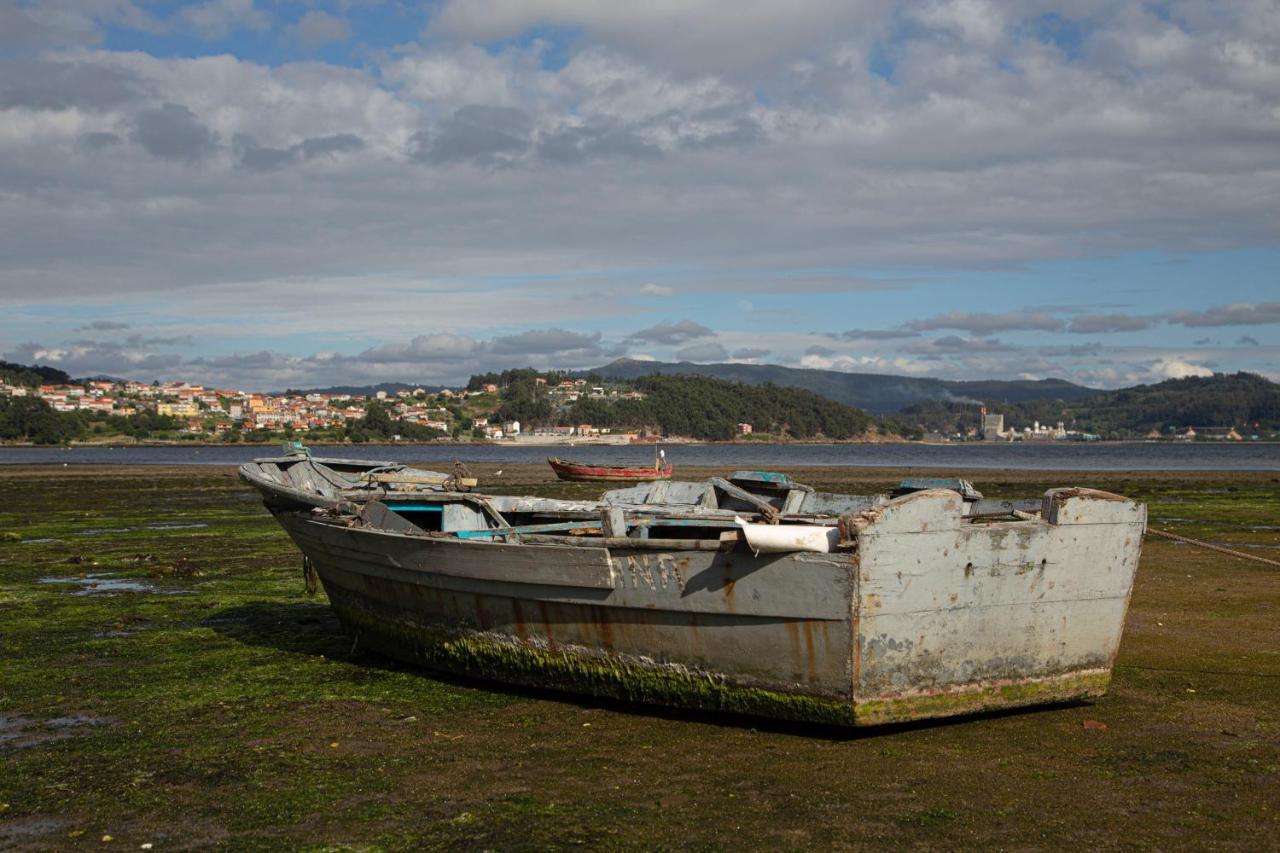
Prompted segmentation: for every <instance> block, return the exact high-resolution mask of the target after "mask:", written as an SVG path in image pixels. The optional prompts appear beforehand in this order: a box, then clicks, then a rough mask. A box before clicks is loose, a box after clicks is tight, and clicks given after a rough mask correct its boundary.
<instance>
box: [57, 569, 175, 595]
mask: <svg viewBox="0 0 1280 853" xmlns="http://www.w3.org/2000/svg"><path fill="white" fill-rule="evenodd" d="M36 582H37V583H67V584H79V585H80V589H78V590H76V591H75V592H73V593H71V594H72V595H115V594H116V593H119V592H149V593H152V594H155V595H186V594H188V593H190V592H191V590H189V589H159V588H157V587H156V585H155V584H153V583H151V582H150V581H147V580H143V579H142V578H121V577H116V576H115V575H114V574H112V573H110V572H96V573H90V574H87V575H84V576H82V577H74V578H59V577H43V578H36Z"/></svg>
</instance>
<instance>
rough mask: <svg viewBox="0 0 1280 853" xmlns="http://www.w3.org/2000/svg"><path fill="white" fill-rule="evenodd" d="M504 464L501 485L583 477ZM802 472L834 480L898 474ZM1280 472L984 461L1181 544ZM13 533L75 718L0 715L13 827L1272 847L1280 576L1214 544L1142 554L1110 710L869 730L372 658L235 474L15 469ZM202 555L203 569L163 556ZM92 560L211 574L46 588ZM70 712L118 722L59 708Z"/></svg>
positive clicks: (528, 839) (993, 492)
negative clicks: (1114, 498)
mask: <svg viewBox="0 0 1280 853" xmlns="http://www.w3.org/2000/svg"><path fill="white" fill-rule="evenodd" d="M475 467H477V468H478V467H479V466H475ZM508 469H509V470H508V471H507V472H506V473H505V474H504V475H503V477H501V478H498V480H499V488H500V489H502V490H503V491H508V492H529V491H538V492H540V493H542V494H548V495H558V496H559V495H562V496H568V495H570V494H576V495H578V496H584V495H582V494H580V493H579V492H575V491H573V488H574V487H568V486H565V485H561V484H557V483H552V482H549V481H548V479H547V477H546V474H545V472H541V471H537V470H535V469H534V468H533V467H531V466H524V467H519V468H515V467H511V466H508ZM478 473H479V474H480V476H481V477H482V480H483V481H484V482H486V483H488V482H489V481H490V479H491V478H493V473H492V470H486V469H481V470H480V471H479V472H478ZM791 473H793V474H794V475H796V476H797V477H798V478H799V479H801V480H802V481H806V482H811V483H813V484H814V485H816V486H818V487H820V488H823V489H826V490H833V491H834V490H849V491H871V490H875V489H878V488H882V487H883V486H884V485H885V484H887V483H890V482H892V481H893V480H894V479H899V478H900V477H901V474H902V472H892V471H867V470H860V471H845V470H840V469H809V470H808V471H805V472H791ZM913 473H918V472H913ZM699 474H700V472H698V473H691V474H690V475H691V476H699ZM1272 476H1273V475H1256V474H1250V475H1226V474H1210V473H1196V474H1178V475H1160V474H1155V473H1121V474H1115V475H1087V476H1082V475H1078V474H1076V475H1050V474H1042V473H1026V474H1014V473H1008V472H998V473H992V472H988V473H985V474H984V473H975V474H973V475H971V476H970V479H973V480H975V481H976V482H977V484H978V486H979V488H980V489H982V490H983V491H984V492H986V493H987V494H988V495H989V496H998V497H1013V496H1026V495H1034V494H1039V493H1041V492H1043V490H1044V489H1045V488H1047V487H1048V486H1051V485H1063V484H1079V485H1092V486H1097V487H1100V488H1104V489H1108V490H1110V491H1117V492H1121V493H1126V494H1130V495H1133V496H1136V497H1139V498H1141V499H1144V500H1147V501H1148V502H1149V503H1150V506H1151V512H1152V516H1153V518H1155V517H1158V516H1159V517H1169V518H1179V519H1189V521H1170V522H1167V526H1169V527H1171V528H1172V529H1174V530H1175V532H1180V533H1188V534H1189V535H1193V536H1196V537H1197V538H1212V539H1214V540H1215V541H1219V540H1222V541H1230V542H1235V543H1246V542H1247V543H1251V544H1254V545H1258V546H1275V545H1277V544H1280V531H1275V530H1271V529H1267V526H1268V525H1272V524H1276V521H1275V519H1276V518H1280V487H1278V486H1277V484H1276V483H1275V482H1273V480H1272ZM1232 488H1234V489H1236V490H1237V491H1235V492H1231V491H1228V489H1232ZM157 521H165V522H173V523H175V524H183V523H188V522H191V523H195V522H199V523H207V524H208V525H209V526H208V527H206V528H185V529H154V528H148V527H147V526H146V525H147V524H149V523H154V522H157ZM86 526H88V527H93V528H100V529H106V530H111V531H114V532H103V533H99V534H97V535H94V536H79V535H77V530H79V529H82V528H83V527H86ZM1156 526H1160V525H1158V524H1157V525H1156ZM125 528H130V529H125ZM1254 528H1258V529H1254ZM0 531H4V532H18V533H20V534H21V535H22V536H23V537H24V541H22V542H11V541H10V542H6V541H2V540H0V629H2V630H0V718H3V719H4V720H10V719H15V718H22V719H25V720H27V721H29V723H27V724H24V726H26V728H25V729H24V730H25V731H29V732H36V733H42V734H43V733H50V732H53V731H58V732H59V736H58V737H57V738H56V739H47V740H40V739H35V738H33V741H34V742H33V743H31V744H30V745H26V746H22V747H21V748H19V747H17V746H13V745H10V742H7V741H4V740H3V732H4V731H7V729H5V728H4V726H3V725H0V804H5V805H4V806H3V807H2V808H3V811H0V847H4V846H17V847H20V848H21V847H27V848H30V849H49V848H59V847H70V846H76V845H81V844H84V843H86V842H87V841H89V840H91V841H92V843H93V844H94V845H95V846H97V845H99V844H100V842H99V839H100V838H101V837H102V836H103V835H107V834H109V835H111V836H112V837H113V838H114V839H115V842H113V843H114V844H116V845H120V844H123V845H125V846H128V847H132V848H133V849H137V847H136V845H138V844H142V843H146V842H151V843H154V844H155V846H156V849H160V848H162V847H164V846H187V847H227V848H235V849H239V848H247V847H254V848H263V847H290V848H292V847H307V846H316V847H361V848H369V849H420V848H423V847H428V848H451V849H452V848H459V847H462V848H494V849H553V848H561V847H565V846H571V845H582V846H587V847H592V848H601V847H604V848H629V849H652V848H655V847H658V848H662V847H666V848H675V847H681V848H683V847H700V848H704V849H719V848H725V849H728V848H742V847H747V848H757V849H759V848H779V847H781V848H799V847H833V848H848V847H883V846H910V847H926V846H928V847H976V846H984V847H1005V848H1007V847H1022V848H1027V847H1058V846H1067V845H1071V846H1085V845H1087V846H1091V847H1095V846H1096V847H1104V848H1116V847H1136V848H1147V849H1151V848H1169V847H1174V846H1187V845H1188V844H1193V845H1202V846H1218V847H1226V848H1241V849H1245V848H1247V849H1258V848H1261V847H1264V846H1266V845H1268V844H1271V843H1272V839H1273V838H1274V837H1275V832H1276V831H1277V829H1280V825H1278V824H1277V820H1278V819H1280V793H1278V792H1280V745H1278V744H1280V690H1277V689H1276V685H1277V683H1280V681H1278V679H1280V655H1278V654H1276V648H1275V643H1274V631H1275V625H1276V624H1277V619H1278V618H1280V572H1277V571H1275V570H1273V569H1267V568H1265V567H1262V566H1258V565H1256V564H1250V563H1246V562H1243V561H1238V560H1233V559H1231V558H1228V557H1224V556H1222V555H1217V554H1213V553H1211V552H1207V551H1201V550H1199V549H1193V548H1190V547H1186V546H1178V545H1173V544H1170V543H1165V542H1160V541H1154V540H1149V541H1148V542H1147V544H1146V547H1145V552H1144V557H1143V561H1142V565H1141V568H1140V570H1139V574H1138V580H1137V586H1136V588H1135V591H1134V597H1133V603H1132V606H1131V608H1130V614H1129V620H1128V623H1127V627H1126V632H1125V637H1124V642H1123V644H1122V646H1121V652H1120V656H1119V659H1118V661H1117V666H1116V671H1115V675H1114V678H1113V680H1112V683H1111V686H1110V689H1109V692H1108V695H1107V696H1106V697H1105V698H1104V699H1102V700H1100V701H1099V702H1097V703H1096V704H1094V705H1086V706H1072V707H1065V708H1054V709H1050V710H1044V711H1036V712H1029V713H1017V714H1001V715H995V716H987V717H977V718H967V719H965V720H963V721H959V722H948V723H945V724H925V725H917V726H910V727H898V728H893V729H889V730H876V731H874V732H872V733H870V734H868V733H864V732H850V731H845V730H841V729H834V728H828V727H823V726H814V725H788V724H783V723H777V722H771V721H768V720H751V719H747V718H742V717H736V716H735V717H732V718H728V717H723V716H721V715H718V714H706V713H703V714H697V713H678V712H670V711H662V710H654V709H652V708H644V707H638V706H632V705H625V704H611V703H607V702H597V701H592V700H583V699H574V698H572V697H567V696H563V695H548V694H543V693H539V692H536V691H526V690H521V689H517V688H510V687H504V686H502V685H498V684H491V683H484V682H473V681H468V680H458V679H451V678H444V677H441V676H436V675H433V674H431V673H429V672H426V671H423V670H418V669H414V668H412V667H408V666H402V665H399V664H394V663H391V662H389V661H387V660H386V659H384V658H381V657H378V656H376V655H374V654H372V653H368V652H366V651H364V650H363V648H362V646H361V645H357V647H356V651H355V653H354V654H353V653H352V646H353V639H354V638H353V637H352V636H351V635H350V634H348V633H346V632H345V631H344V630H343V628H342V627H341V625H340V623H339V622H338V620H337V618H336V617H335V615H334V614H333V613H332V612H331V610H330V609H329V608H328V606H327V604H326V602H325V601H324V600H323V598H321V599H319V600H317V601H310V600H308V599H306V598H305V597H304V595H303V593H302V580H301V573H300V566H299V557H298V553H297V550H296V549H295V548H294V547H293V545H292V544H291V543H290V542H289V541H288V539H287V537H286V536H285V535H284V534H283V532H282V531H280V530H279V528H278V527H277V526H276V525H275V523H274V522H273V521H272V519H271V518H270V517H269V516H268V515H267V514H266V513H265V512H264V511H263V510H262V509H261V506H260V504H258V502H257V501H256V500H255V499H254V497H253V495H252V494H251V493H249V492H247V491H246V490H245V489H244V488H243V487H242V486H241V485H240V484H238V483H237V482H236V481H235V479H234V476H233V472H231V471H229V470H225V469H216V468H148V469H140V468H124V467H121V468H118V469H107V468H105V467H103V468H93V469H81V470H75V469H62V468H61V466H59V467H58V468H56V469H54V468H50V469H37V468H26V467H24V468H21V469H17V468H15V469H12V470H0ZM39 538H50V539H61V540H62V541H61V542H44V543H40V542H37V543H31V542H30V540H31V539H39ZM147 556H152V557H154V559H152V560H148V559H145V558H146V557H147ZM139 557H142V558H144V559H139ZM72 558H77V560H78V561H77V562H70V560H72ZM181 559H186V560H189V561H190V562H192V563H194V564H195V565H197V566H198V567H199V570H200V574H199V576H194V577H176V576H174V575H173V574H172V573H169V574H165V573H163V572H159V570H158V568H157V567H160V568H163V567H170V568H171V567H173V566H176V565H177V564H178V561H179V560H181ZM94 563H96V565H94ZM89 572H112V573H115V574H116V575H117V576H119V577H125V578H139V579H147V580H149V582H152V583H155V584H158V585H162V586H164V587H165V588H172V589H181V590H183V591H184V592H186V593H187V594H183V595H169V596H155V595H148V594H145V593H125V594H119V595H88V596H74V595H72V594H71V592H70V589H68V587H67V585H63V584H38V583H37V582H36V579H37V578H39V577H47V576H57V577H68V578H70V577H76V576H78V575H80V574H82V573H89ZM155 573H159V574H160V576H159V577H155V576H154V574H155ZM76 715H83V716H87V717H92V718H94V719H96V720H100V721H104V722H102V723H100V724H94V725H85V726H74V727H71V728H69V729H65V730H57V729H55V728H51V727H50V726H51V725H53V724H52V723H51V721H54V720H57V719H59V718H66V717H75V716H76ZM1085 721H1091V722H1092V721H1098V722H1102V723H1104V724H1105V725H1106V729H1097V728H1096V726H1095V727H1093V728H1085V726H1084V722H1085ZM64 734H65V736H63V735H64ZM71 833H79V834H77V835H71ZM103 846H107V845H103Z"/></svg>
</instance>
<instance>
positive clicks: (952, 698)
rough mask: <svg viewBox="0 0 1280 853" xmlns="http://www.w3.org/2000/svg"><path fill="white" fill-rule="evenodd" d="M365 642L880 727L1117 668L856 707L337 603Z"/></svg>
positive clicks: (1074, 684)
mask: <svg viewBox="0 0 1280 853" xmlns="http://www.w3.org/2000/svg"><path fill="white" fill-rule="evenodd" d="M330 601H331V605H332V607H333V609H334V611H335V612H336V613H337V614H338V618H339V619H341V620H342V621H343V622H344V623H345V624H347V625H348V626H349V627H351V628H352V630H353V631H355V632H356V634H357V636H358V637H359V642H360V643H362V644H363V645H365V646H366V647H368V648H371V649H373V650H375V651H378V652H380V653H382V654H385V655H387V656H388V657H392V658H396V659H399V660H404V661H407V662H410V663H415V664H419V665H422V666H424V667H426V668H428V669H433V670H437V671H441V672H447V673H452V674H455V675H463V676H469V677H475V678H481V679H487V680H493V681H502V682H508V683H512V684H518V685H521V686H525V687H537V688H549V689H553V690H563V691H567V692H571V693H583V694H587V695H591V696H599V697H604V698H609V699H619V700H622V701H627V702H637V703H641V704H646V705H670V706H675V707H679V708H687V709H691V710H697V711H712V712H716V713H724V714H738V715H743V716H753V717H773V718H777V719H782V720H791V721H794V722H803V723H821V724H825V725H836V726H880V725H892V724H897V723H906V722H912V721H916V720H925V719H932V718H937V717H953V716H962V715H966V714H977V713H982V712H984V711H995V710H1003V709H1009V708H1019V707H1025V706H1028V705H1047V704H1057V703H1065V702H1073V701H1080V700H1085V699H1096V698H1099V697H1101V696H1103V695H1104V694H1105V693H1106V690H1107V685H1108V684H1109V683H1110V681H1111V672H1110V670H1094V671H1089V672H1082V673H1079V672H1078V673H1068V674H1065V675H1060V676H1049V677H1043V678H1028V679H1018V680H1010V681H999V682H985V683H979V684H973V685H966V686H965V687H964V688H963V689H960V690H948V691H939V692H933V693H916V694H911V695H904V696H897V697H888V698H877V699H868V700H856V701H850V700H849V699H848V698H847V697H840V696H820V695H814V694H808V693H788V692H784V691H780V690H769V689H765V688H760V687H748V686H743V685H735V684H731V683H727V682H726V681H725V680H724V678H723V677H721V676H716V675H714V674H711V673H700V672H693V671H689V670H687V669H683V668H679V669H677V668H675V667H671V666H665V667H664V666H662V665H660V664H655V663H652V662H645V661H641V660H639V659H637V658H634V657H630V656H622V655H616V654H600V653H591V652H589V651H587V650H585V649H581V648H577V647H572V648H570V647H565V646H560V647H558V648H554V649H553V648H546V647H539V646H535V645H531V644H528V643H523V642H520V641H517V640H515V639H514V638H506V637H502V636H498V635H494V634H490V633H484V632H480V631H462V630H454V631H448V630H444V629H441V628H436V627H425V626H422V625H418V624H410V623H407V622H406V621H404V620H403V619H393V618H390V617H387V616H382V615H380V614H377V613H375V612H373V611H371V610H369V609H367V608H365V607H362V606H360V605H358V604H352V603H347V602H343V601H341V600H339V599H334V598H333V597H332V596H331V597H330Z"/></svg>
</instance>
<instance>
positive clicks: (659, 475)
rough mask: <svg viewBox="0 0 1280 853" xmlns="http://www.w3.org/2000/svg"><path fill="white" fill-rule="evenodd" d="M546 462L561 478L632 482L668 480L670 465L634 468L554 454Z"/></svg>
mask: <svg viewBox="0 0 1280 853" xmlns="http://www.w3.org/2000/svg"><path fill="white" fill-rule="evenodd" d="M547 464H548V465H550V466H551V470H552V471H555V472H556V476H557V477H559V478H560V479H561V480H574V481H577V482H593V483H634V482H640V481H642V480H669V479H671V472H672V470H673V469H672V466H671V463H669V462H661V463H655V464H653V465H650V466H648V467H640V468H636V467H633V466H630V465H592V464H589V463H585V462H570V461H569V460H567V459H558V458H556V457H555V456H549V457H547Z"/></svg>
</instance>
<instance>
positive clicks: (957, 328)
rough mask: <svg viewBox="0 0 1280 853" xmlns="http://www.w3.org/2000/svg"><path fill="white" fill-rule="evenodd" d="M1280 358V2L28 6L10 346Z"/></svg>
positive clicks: (301, 360) (1, 166)
mask: <svg viewBox="0 0 1280 853" xmlns="http://www.w3.org/2000/svg"><path fill="white" fill-rule="evenodd" d="M624 355H625V356H630V357H633V358H656V359H662V360H673V359H688V360H693V361H726V360H743V361H756V362H770V363H778V364H787V365H796V366H809V367H822V368H831V369H837V370H849V371H869V372H880V373H902V374H911V375H931V376H940V377H946V378H980V377H1036V378H1038V377H1045V376H1059V377H1065V378H1068V379H1072V380H1075V381H1078V382H1082V383H1085V384H1089V385H1093V386H1098V387H1114V386H1117V385H1123V384H1129V383H1133V382H1140V381H1157V380H1160V379H1164V378H1168V377H1175V376H1185V375H1195V374H1204V373H1208V372H1210V371H1214V370H1217V371H1234V370H1240V369H1245V370H1253V371H1257V372H1260V373H1263V374H1266V375H1268V376H1270V377H1272V378H1273V379H1280V4H1278V3H1277V2H1275V0H1232V2H1230V3H1206V2H1201V1H1200V0H1196V2H1179V0H1173V2H1163V3H1162V2H1153V3H1145V4H1138V3H1116V2H1101V0H1097V1H1096V2H1095V0H1077V2H1074V3H1069V4H1068V3H1052V2H1041V0H1028V2H1023V3H1014V2H996V0H927V2H915V3H891V2H885V0H787V2H767V0H738V2H734V3H724V2H713V1H712V0H679V2H672V1H671V0H650V2H647V3H616V2H606V0H441V2H434V3H417V2H408V0H385V2H379V0H279V2H268V1H267V0H202V2H195V3H177V2H168V0H0V358H5V359H8V360H11V361H19V362H24V363H31V362H39V363H43V364H51V365H55V366H59V367H62V368H64V369H66V370H69V371H70V372H72V373H75V374H78V375H85V374H90V373H94V374H97V373H104V374H110V375H117V376H128V377H132V378H137V379H142V380H147V381H149V380H151V379H156V378H160V379H166V378H186V379H192V380H197V381H203V382H206V383H211V384H218V385H232V386H239V387H245V388H255V389H278V388H283V387H286V386H289V385H293V386H299V385H321V384H337V383H347V382H361V383H363V382H366V381H382V380H404V381H409V382H421V383H451V382H458V381H460V380H464V379H465V378H466V377H467V376H468V375H469V374H470V373H472V372H474V371H478V370H484V369H493V368H502V367H511V366H524V365H533V366H537V367H548V366H554V367H569V368H577V367H586V366H594V365H598V364H602V363H604V362H607V361H609V360H611V359H613V358H617V357H620V356H624Z"/></svg>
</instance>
